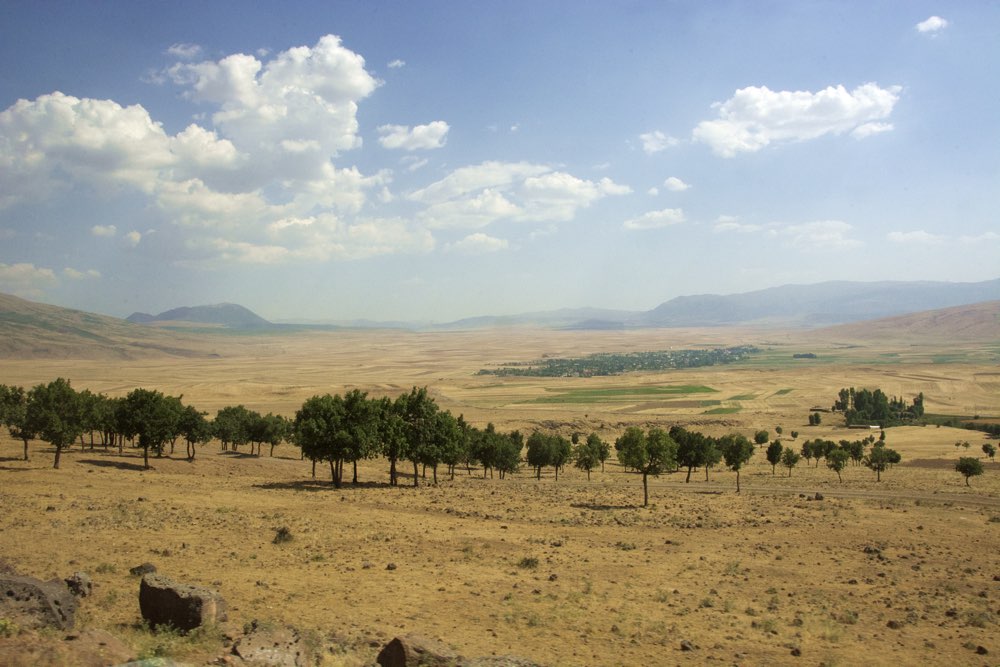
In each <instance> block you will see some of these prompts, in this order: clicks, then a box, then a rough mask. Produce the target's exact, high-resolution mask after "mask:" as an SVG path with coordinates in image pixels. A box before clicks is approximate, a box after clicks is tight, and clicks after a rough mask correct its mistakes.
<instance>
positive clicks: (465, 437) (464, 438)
mask: <svg viewBox="0 0 1000 667" xmlns="http://www.w3.org/2000/svg"><path fill="white" fill-rule="evenodd" d="M439 414H440V415H442V420H443V421H441V422H440V423H439V424H438V428H439V435H443V442H442V449H441V463H443V464H445V465H446V466H448V473H449V474H450V475H451V479H453V480H454V479H455V467H456V466H457V465H458V464H459V463H461V462H463V461H464V460H465V459H466V458H467V457H468V451H469V444H470V443H469V433H470V431H469V425H468V424H466V423H465V417H464V416H462V415H459V416H458V417H457V418H456V417H453V416H452V414H451V413H450V412H448V411H445V412H441V413H439Z"/></svg>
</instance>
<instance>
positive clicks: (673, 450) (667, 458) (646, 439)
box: [615, 426, 677, 507]
mask: <svg viewBox="0 0 1000 667" xmlns="http://www.w3.org/2000/svg"><path fill="white" fill-rule="evenodd" d="M615 448H616V449H617V450H618V460H619V461H621V463H622V465H623V466H625V467H627V468H632V469H633V470H635V471H637V472H639V473H641V474H642V496H643V500H642V506H643V507H647V506H648V505H649V483H648V479H649V476H650V475H653V476H654V477H658V476H659V475H660V474H661V473H663V472H664V471H666V470H668V469H669V468H671V467H673V466H674V465H676V462H677V443H676V442H674V441H673V439H672V438H671V437H670V435H669V434H668V433H667V432H666V431H664V430H663V429H658V428H653V429H650V431H649V434H648V435H647V434H645V433H643V432H642V429H640V428H638V427H637V426H630V427H628V428H627V429H625V433H624V434H623V435H622V436H621V437H619V438H618V439H617V440H616V441H615Z"/></svg>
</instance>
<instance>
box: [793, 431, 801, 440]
mask: <svg viewBox="0 0 1000 667" xmlns="http://www.w3.org/2000/svg"><path fill="white" fill-rule="evenodd" d="M798 437H799V432H798V431H792V440H795V439H796V438H798Z"/></svg>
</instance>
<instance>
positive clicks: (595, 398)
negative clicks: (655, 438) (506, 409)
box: [530, 384, 718, 404]
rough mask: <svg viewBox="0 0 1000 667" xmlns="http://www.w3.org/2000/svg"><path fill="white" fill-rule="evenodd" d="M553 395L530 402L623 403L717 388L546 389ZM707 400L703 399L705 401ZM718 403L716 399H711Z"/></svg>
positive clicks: (712, 390) (709, 392)
mask: <svg viewBox="0 0 1000 667" xmlns="http://www.w3.org/2000/svg"><path fill="white" fill-rule="evenodd" d="M546 391H548V392H552V393H554V394H556V395H555V396H541V397H539V398H536V399H534V400H532V401H530V402H531V403H623V402H630V401H637V400H648V399H650V398H658V397H667V396H685V395H687V394H714V393H716V392H717V391H718V390H716V389H712V388H711V387H706V386H705V385H700V384H681V385H666V386H661V387H603V388H594V389H546ZM706 402H707V401H703V403H706ZM713 403H714V404H718V401H713Z"/></svg>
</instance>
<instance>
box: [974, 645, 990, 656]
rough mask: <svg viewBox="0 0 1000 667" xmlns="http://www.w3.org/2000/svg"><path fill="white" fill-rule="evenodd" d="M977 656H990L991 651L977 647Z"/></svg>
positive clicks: (983, 647)
mask: <svg viewBox="0 0 1000 667" xmlns="http://www.w3.org/2000/svg"><path fill="white" fill-rule="evenodd" d="M976 654H977V655H989V651H988V650H986V647H985V646H977V647H976Z"/></svg>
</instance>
